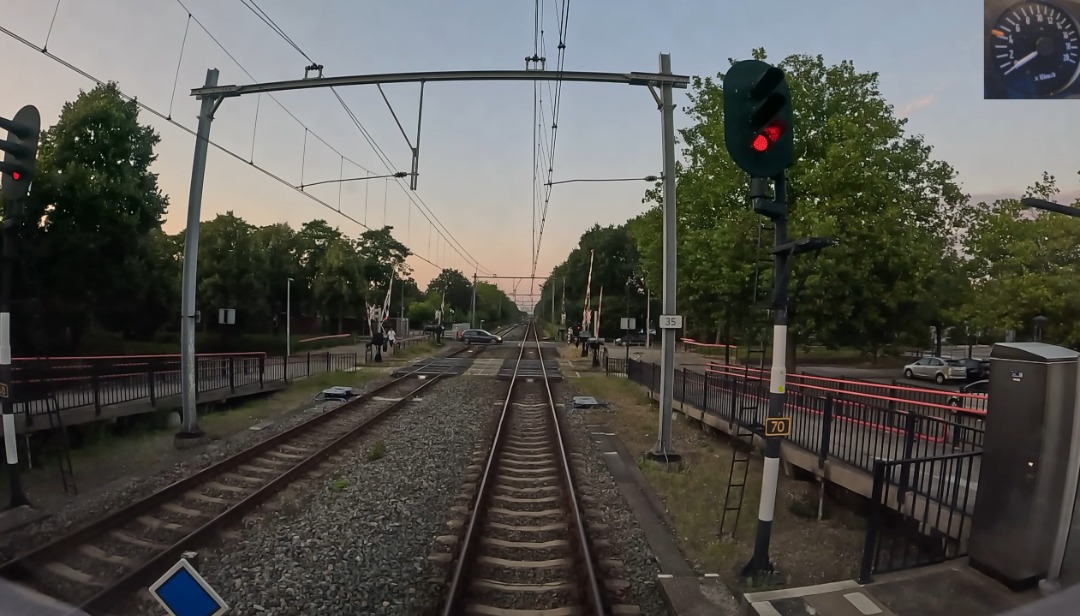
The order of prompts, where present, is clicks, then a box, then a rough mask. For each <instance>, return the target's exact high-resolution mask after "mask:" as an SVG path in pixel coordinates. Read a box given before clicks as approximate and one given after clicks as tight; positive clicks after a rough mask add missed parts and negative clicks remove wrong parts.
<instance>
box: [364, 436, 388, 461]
mask: <svg viewBox="0 0 1080 616" xmlns="http://www.w3.org/2000/svg"><path fill="white" fill-rule="evenodd" d="M385 455H386V443H384V442H382V441H375V444H374V445H372V446H371V449H370V450H368V454H367V459H368V462H374V461H376V460H381V459H382V458H383V456H385Z"/></svg>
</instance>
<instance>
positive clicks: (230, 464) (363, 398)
mask: <svg viewBox="0 0 1080 616" xmlns="http://www.w3.org/2000/svg"><path fill="white" fill-rule="evenodd" d="M411 376H412V375H411V374H408V375H405V376H402V377H400V378H397V379H394V380H393V381H390V382H388V383H386V384H385V385H382V386H380V387H377V388H376V389H374V390H372V391H370V392H367V393H364V394H361V395H360V396H359V397H357V398H356V399H354V400H350V401H348V402H345V403H344V404H342V405H340V406H338V407H336V408H334V409H331V410H329V411H327V412H325V413H322V414H321V415H318V416H316V417H313V418H312V419H310V420H308V421H306V422H304V423H302V424H299V425H297V426H295V427H293V428H290V429H288V430H286V431H284V432H282V433H280V434H277V435H275V436H272V437H270V438H268V439H266V440H265V441H262V442H260V443H257V444H255V445H253V446H252V447H250V448H247V449H245V450H243V451H239V452H237V453H235V454H233V455H231V456H229V457H228V458H225V459H224V460H221V461H219V462H217V463H215V464H213V465H211V466H209V467H207V468H205V469H203V470H201V471H198V472H196V473H194V474H192V475H190V476H188V477H185V478H183V479H180V480H178V481H176V482H174V483H172V484H170V485H168V486H166V487H164V488H161V489H160V490H158V491H157V492H154V493H153V494H150V495H149V496H147V497H145V498H142V499H139V500H138V501H136V502H134V503H131V504H130V505H128V506H126V507H124V508H122V509H119V510H116V511H113V512H112V513H110V514H107V515H105V516H103V517H101V518H98V519H97V520H95V521H93V522H90V523H89V524H87V525H86V526H83V527H81V528H79V529H77V530H75V531H73V532H70V533H68V534H66V535H64V536H62V537H59V538H57V539H55V540H53V541H51V542H49V543H47V544H45V545H43V546H40V547H38V548H35V549H33V550H30V551H28V552H26V553H24V554H21V555H18V556H16V557H15V558H13V559H11V560H10V561H8V562H6V563H4V564H2V565H0V576H3V577H5V578H8V579H12V580H19V579H23V578H25V577H27V576H29V575H32V574H33V573H34V571H35V570H34V564H35V563H42V562H48V561H49V560H51V559H52V558H53V557H55V556H57V555H59V554H61V553H64V552H67V551H69V550H71V549H74V548H75V547H77V546H79V545H81V544H83V543H86V542H88V541H90V540H92V539H94V538H95V537H98V536H100V535H101V534H103V533H104V532H107V531H108V530H111V529H113V528H116V527H118V526H122V525H123V524H125V523H127V522H130V521H131V520H132V519H135V518H136V517H137V516H139V515H142V514H143V513H146V512H149V511H152V510H154V509H156V508H157V507H158V506H160V505H162V504H164V503H167V502H169V501H172V500H175V499H176V498H178V497H181V496H183V494H184V493H186V492H188V491H189V490H191V489H192V488H194V487H196V486H198V485H199V484H201V483H203V482H205V481H209V480H212V479H213V478H214V477H217V476H219V475H221V474H222V473H225V472H227V471H229V470H230V469H232V468H235V467H236V466H238V465H240V464H243V463H245V462H246V461H248V460H249V459H252V458H254V457H257V456H258V455H261V454H262V453H264V452H266V451H268V450H270V449H273V448H275V447H277V446H278V445H280V444H282V443H285V442H288V441H289V440H291V439H293V438H295V437H297V436H300V435H302V434H304V433H305V432H307V431H309V430H310V429H312V428H315V427H317V426H320V425H322V424H324V423H326V422H327V421H329V420H330V419H332V418H336V417H340V416H343V415H344V414H346V413H347V412H350V411H351V410H353V409H355V408H356V407H357V406H360V405H362V404H364V403H366V402H370V401H371V400H372V399H373V398H375V397H376V396H378V395H379V394H382V393H384V392H386V391H388V390H390V389H393V388H395V387H396V386H398V385H399V384H400V383H402V382H403V381H405V380H407V379H409V378H410V377H411ZM437 380H438V378H437V377H436V378H432V379H431V380H430V381H427V382H426V383H424V384H423V385H422V386H421V387H419V388H417V389H415V390H413V391H411V392H410V393H409V394H407V395H406V396H405V397H403V398H402V400H401V401H399V402H396V403H394V404H392V405H390V406H389V407H387V408H386V409H384V410H382V411H381V412H379V413H378V414H377V415H374V416H372V417H371V418H369V419H368V420H366V421H364V422H363V423H361V424H360V425H359V426H357V427H356V428H354V429H353V430H351V431H350V432H349V433H347V434H346V435H344V436H343V437H341V438H339V439H336V440H335V441H333V442H332V443H331V444H330V445H328V446H327V447H335V446H340V445H341V444H343V443H344V442H345V440H344V439H346V438H349V437H353V436H356V435H358V434H359V432H358V431H360V430H363V429H364V428H366V427H367V426H369V425H370V424H371V423H372V422H373V421H374V420H376V419H379V418H381V417H383V416H385V415H386V414H387V413H388V412H390V411H391V410H393V409H395V408H397V407H398V406H400V405H401V404H402V403H403V402H404V401H407V400H408V399H409V398H410V397H412V396H414V395H416V394H417V393H418V392H419V391H420V390H422V389H424V388H426V387H428V386H430V385H431V384H432V383H434V382H435V381H437ZM325 451H327V448H323V449H321V450H319V451H317V452H315V454H313V455H312V458H316V457H319V456H320V455H322V454H323V453H324V452H325ZM312 458H308V459H307V460H311V459H312ZM307 460H305V461H302V462H300V463H299V464H298V465H297V467H305V466H306V465H307V464H308V461H307ZM297 467H293V468H292V469H289V470H287V471H285V473H284V474H283V475H281V476H279V477H278V478H276V479H274V480H272V481H271V482H270V483H268V484H267V485H266V486H263V488H260V489H259V490H257V491H256V492H254V493H252V494H251V495H249V496H248V497H247V498H245V499H244V500H241V501H239V502H237V503H236V504H235V505H233V506H232V507H230V508H229V509H227V510H225V511H224V512H222V513H221V514H219V516H218V517H217V518H215V519H214V520H212V521H210V522H208V523H207V524H206V525H204V526H203V527H202V528H200V529H198V530H196V531H195V532H194V533H193V535H195V534H201V533H204V532H205V531H206V530H207V529H208V527H211V526H213V525H215V524H216V523H218V520H220V519H221V518H226V517H227V516H230V515H235V513H234V512H235V511H237V510H239V509H242V508H244V507H245V506H246V505H249V504H255V503H256V502H257V501H255V500H253V499H254V498H255V497H258V498H259V499H261V498H265V497H266V496H268V495H269V494H270V493H271V492H272V491H273V490H267V488H270V487H271V486H275V489H276V487H279V486H281V485H284V484H283V483H279V480H280V479H281V477H291V476H292V474H293V473H294V471H295V470H296V468H297ZM191 536H192V535H189V536H188V537H185V538H183V539H181V540H180V541H179V542H178V543H177V544H174V546H173V547H175V546H176V545H180V544H181V543H184V544H186V543H188V541H189V538H190V537H191ZM181 551H182V550H181ZM172 552H173V548H168V549H166V550H165V553H168V554H172ZM159 557H160V555H159V556H158V557H154V559H152V561H151V562H157V561H158V559H159ZM145 569H146V565H144V566H140V567H138V568H137V569H136V570H135V571H133V572H132V573H135V572H136V571H140V570H143V571H145ZM127 580H131V581H132V582H133V581H135V578H134V576H133V575H132V574H129V575H127V576H125V577H124V578H122V580H121V583H125V584H126V583H128V582H126V581H127ZM118 584H119V583H118ZM101 594H102V593H99V596H100V595H101ZM95 599H96V597H95V598H94V599H91V601H94V600H95Z"/></svg>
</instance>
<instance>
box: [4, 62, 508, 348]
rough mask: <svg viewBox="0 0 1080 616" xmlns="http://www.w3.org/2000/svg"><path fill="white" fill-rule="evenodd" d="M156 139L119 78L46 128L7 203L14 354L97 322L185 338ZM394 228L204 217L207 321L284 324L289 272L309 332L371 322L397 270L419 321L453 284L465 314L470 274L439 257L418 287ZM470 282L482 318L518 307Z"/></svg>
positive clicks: (62, 341)
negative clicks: (350, 230) (11, 224)
mask: <svg viewBox="0 0 1080 616" xmlns="http://www.w3.org/2000/svg"><path fill="white" fill-rule="evenodd" d="M159 141H160V136H159V135H158V134H157V133H156V132H155V131H154V130H153V128H152V127H150V126H148V125H144V124H140V123H139V108H138V106H137V105H136V103H135V101H133V100H126V99H125V98H124V97H123V96H122V95H121V94H120V91H119V89H118V88H117V86H116V84H114V83H108V84H104V85H99V86H97V87H95V88H93V89H92V90H89V91H84V92H80V93H79V95H78V97H77V98H76V99H75V100H73V101H70V102H68V103H66V104H65V105H64V106H63V108H62V110H61V113H60V117H59V118H58V120H57V121H56V123H55V124H54V125H52V126H51V127H49V128H47V129H45V130H43V131H42V133H41V139H40V146H39V149H38V156H37V174H36V176H35V178H34V183H33V186H32V190H31V192H30V195H29V196H28V197H27V199H26V200H25V202H24V203H21V204H15V205H17V206H21V208H22V209H21V211H18V212H16V211H11V212H8V210H7V208H6V207H5V209H4V210H3V211H4V212H5V213H6V215H8V216H10V217H14V218H16V233H15V235H16V237H17V240H16V241H15V246H14V248H15V253H16V259H15V263H16V266H15V272H14V277H13V310H12V312H13V318H14V319H15V321H14V322H15V323H16V325H15V326H13V327H12V332H13V346H14V349H15V350H14V354H15V355H16V356H20V355H23V356H26V355H47V354H52V355H55V354H58V353H75V352H82V353H87V352H89V353H92V352H95V351H96V350H99V349H97V348H95V346H96V345H98V341H99V339H100V336H95V335H92V334H94V333H100V332H107V333H109V334H112V335H115V336H117V337H120V338H123V339H126V340H158V341H161V342H163V343H171V342H174V341H178V330H179V322H180V319H179V314H180V281H181V270H182V268H183V250H184V237H183V232H180V233H176V234H169V233H166V232H165V231H164V230H163V229H162V224H163V222H164V217H165V214H166V211H167V209H168V206H169V198H168V196H167V195H165V194H163V193H162V191H161V189H160V188H159V186H158V177H157V174H155V173H154V172H153V171H151V166H152V165H153V163H154V161H155V160H156V154H155V152H154V149H155V146H157V144H158V143H159ZM392 229H393V228H392V227H389V226H387V227H383V228H381V229H370V230H367V231H364V232H363V233H361V234H360V235H359V236H356V237H352V236H350V235H348V234H346V233H344V232H343V231H341V230H340V229H338V228H336V227H334V226H332V225H330V224H329V223H328V222H326V221H325V220H311V221H309V222H307V223H304V224H303V225H302V226H301V227H300V228H299V229H293V228H292V227H291V226H290V225H288V224H286V223H277V224H270V225H265V226H256V225H252V224H251V223H248V222H246V221H245V220H243V218H241V217H239V216H237V215H236V214H235V213H233V212H232V211H229V212H226V213H224V214H219V215H218V216H216V217H215V218H214V219H212V220H209V221H204V222H202V223H200V242H199V259H198V278H197V292H196V297H197V309H198V310H199V311H200V314H201V320H200V329H201V330H203V331H213V330H217V332H218V333H220V334H221V335H222V336H224V335H226V334H229V335H233V336H242V335H244V334H271V333H277V332H279V331H283V330H284V327H285V314H286V297H287V286H288V296H289V297H290V298H291V301H290V302H289V307H290V308H291V313H292V315H293V317H294V321H293V323H294V326H299V329H300V330H302V331H303V330H307V331H306V332H305V333H316V332H318V333H326V334H334V333H360V334H363V333H367V332H366V331H365V330H366V329H367V308H368V306H369V305H375V306H378V307H380V308H381V307H382V305H383V301H384V299H385V297H386V293H387V285H388V284H389V283H390V281H391V278H393V280H394V283H393V284H394V285H395V286H394V289H393V291H392V293H391V299H392V301H391V307H390V315H391V316H394V317H397V316H400V315H402V313H403V312H404V316H406V317H407V318H409V319H410V320H412V321H413V323H412V324H413V326H414V327H420V326H422V325H423V324H424V322H426V321H431V320H434V318H435V311H436V310H437V309H438V308H439V307H440V306H442V305H443V301H442V296H443V295H444V294H445V295H446V308H447V313H448V314H449V313H450V311H453V313H454V314H455V316H456V317H460V318H465V320H467V317H468V315H469V309H470V308H471V303H472V285H471V283H470V281H469V280H468V279H466V278H465V276H464V275H463V274H462V273H461V272H458V271H456V270H443V271H442V272H440V274H439V275H438V276H437V277H436V278H435V279H434V280H432V281H431V282H430V283H429V284H428V286H427V291H426V292H425V291H421V289H420V288H419V286H418V284H417V282H416V281H415V280H413V278H412V277H411V275H412V271H411V268H410V267H409V266H408V264H407V263H406V260H407V259H408V257H409V256H410V255H411V254H412V253H411V252H410V250H409V249H408V247H407V246H405V245H404V244H402V243H401V242H399V241H397V240H396V239H394V237H393V235H392ZM290 279H291V283H290V282H289V280H290ZM476 295H477V298H476V312H477V318H478V319H480V318H484V319H487V320H488V322H489V323H494V321H493V320H494V319H498V318H499V316H500V315H505V316H506V318H511V316H513V317H517V316H518V314H519V311H518V309H517V307H516V305H514V303H513V302H512V301H511V300H510V299H509V297H507V296H506V294H505V293H503V292H502V291H501V290H499V289H498V288H496V287H495V286H494V285H487V284H485V283H480V284H478V285H477V294H476ZM403 307H404V310H403ZM221 308H232V309H235V310H236V324H235V325H234V326H219V325H218V323H217V320H218V319H217V316H218V310H219V309H221ZM226 327H227V328H228V329H225V328H226ZM238 350H255V349H238Z"/></svg>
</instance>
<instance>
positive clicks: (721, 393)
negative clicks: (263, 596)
mask: <svg viewBox="0 0 1080 616" xmlns="http://www.w3.org/2000/svg"><path fill="white" fill-rule="evenodd" d="M622 367H623V366H622V365H616V364H614V363H611V360H610V359H609V371H610V370H612V369H614V370H619V369H620V368H622ZM725 368H727V369H724V370H716V369H712V370H706V371H704V372H694V371H692V370H686V369H677V370H676V375H675V383H674V385H675V387H674V390H675V391H674V397H675V400H677V401H679V402H683V403H688V404H693V405H695V406H696V407H698V408H701V409H702V410H704V411H705V412H706V413H708V414H710V415H714V416H717V417H720V418H722V419H723V420H726V421H728V422H731V423H732V425H734V424H735V423H738V424H742V425H746V426H748V427H749V428H750V429H751V430H755V431H759V432H760V430H761V425H760V424H762V423H764V417H765V408H766V407H767V405H766V400H767V398H768V379H767V378H758V377H764V376H766V375H767V373H765V372H761V371H750V372H747V371H745V370H741V369H738V368H735V367H732V366H727V367H725ZM625 370H626V374H627V376H628V377H629V378H630V379H631V380H633V381H635V382H638V383H640V384H642V385H644V386H646V387H649V388H650V389H652V390H653V391H657V390H658V388H659V384H658V378H657V377H658V373H659V366H658V365H656V364H650V363H646V362H642V361H638V360H633V359H632V360H631V361H630V362H629V363H628V365H627V366H626V368H625ZM851 393H852V392H850V391H848V390H842V389H839V388H829V387H822V386H820V385H808V384H803V383H799V382H797V381H795V380H793V382H792V383H790V389H789V395H788V400H787V409H788V411H789V413H790V415H791V417H792V432H791V435H790V436H789V437H787V440H789V441H790V442H791V443H792V444H794V445H797V446H799V447H800V448H802V449H805V450H807V451H810V452H812V453H816V454H818V456H819V458H820V459H821V461H822V462H821V463H822V464H824V461H825V460H826V459H829V458H835V459H837V460H840V461H843V462H846V463H848V464H852V465H855V466H857V467H859V468H862V469H863V470H865V471H866V472H868V473H869V472H870V471H871V470H872V464H871V463H872V461H873V460H875V459H900V458H910V457H914V456H930V455H941V454H945V453H952V452H955V451H959V450H977V449H980V448H981V447H982V438H983V430H982V425H981V424H982V417H981V416H976V415H964V414H955V415H953V417H954V418H955V420H950V419H944V418H941V417H935V416H933V415H927V414H921V413H916V412H912V411H908V410H901V409H897V408H895V402H894V401H891V400H889V398H893V399H895V400H903V401H904V402H907V400H906V399H903V398H896V397H895V396H878V397H877V398H874V397H870V396H867V395H862V396H861V397H856V398H852V396H850V395H849V394H851ZM855 393H857V394H858V393H861V392H855ZM845 396H848V397H846V398H845Z"/></svg>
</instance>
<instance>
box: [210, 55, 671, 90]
mask: <svg viewBox="0 0 1080 616" xmlns="http://www.w3.org/2000/svg"><path fill="white" fill-rule="evenodd" d="M664 55H667V54H664ZM559 80H562V81H577V82H587V83H622V84H626V85H631V86H657V87H659V86H663V85H665V84H669V85H671V87H673V88H686V87H688V86H689V85H690V77H688V76H686V75H671V74H665V73H637V72H634V73H600V72H593V71H528V70H523V71H500V70H493V71H421V72H416V73H375V74H370V75H349V76H345V77H313V78H307V79H291V80H288V81H271V82H269V83H252V84H248V85H243V86H240V85H233V86H219V85H209V84H208V85H206V86H203V87H201V88H195V89H193V90H192V91H191V95H192V96H194V97H195V98H206V97H230V96H243V95H244V94H261V93H266V92H284V91H287V90H306V89H310V88H334V87H338V86H373V85H385V84H389V83H429V82H438V81H559Z"/></svg>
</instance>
